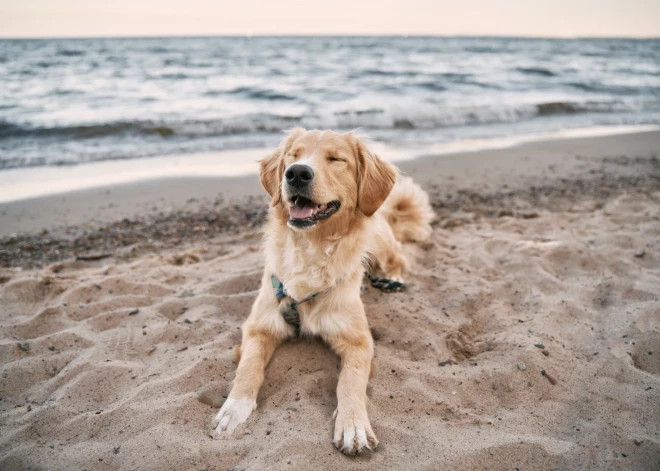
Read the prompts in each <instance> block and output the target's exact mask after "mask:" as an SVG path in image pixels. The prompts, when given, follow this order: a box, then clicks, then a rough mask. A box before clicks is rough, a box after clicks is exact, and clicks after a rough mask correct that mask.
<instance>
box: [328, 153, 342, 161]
mask: <svg viewBox="0 0 660 471" xmlns="http://www.w3.org/2000/svg"><path fill="white" fill-rule="evenodd" d="M328 162H346V161H345V160H344V159H340V158H339V157H335V156H333V155H331V156H330V157H328Z"/></svg>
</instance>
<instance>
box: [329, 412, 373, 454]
mask: <svg viewBox="0 0 660 471" xmlns="http://www.w3.org/2000/svg"><path fill="white" fill-rule="evenodd" d="M333 443H334V445H335V447H336V448H337V449H338V450H341V452H342V453H344V454H346V455H355V454H356V453H362V452H363V451H365V450H369V451H374V450H375V449H376V448H377V447H378V439H377V438H376V435H375V434H374V431H373V430H371V424H370V423H369V419H368V418H367V416H366V414H364V415H363V416H362V415H358V416H352V415H350V414H348V415H342V414H337V420H336V421H335V437H334V440H333Z"/></svg>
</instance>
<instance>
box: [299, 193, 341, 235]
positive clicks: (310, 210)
mask: <svg viewBox="0 0 660 471" xmlns="http://www.w3.org/2000/svg"><path fill="white" fill-rule="evenodd" d="M338 209H339V201H330V202H329V203H326V204H318V203H315V202H314V201H312V200H310V199H309V198H305V197H304V196H299V195H298V196H294V197H292V198H291V206H290V207H289V223H290V224H292V225H294V226H296V227H311V226H313V225H314V224H316V222H317V221H322V220H324V219H328V218H329V217H330V216H332V215H333V214H335V213H336V212H337V210H338Z"/></svg>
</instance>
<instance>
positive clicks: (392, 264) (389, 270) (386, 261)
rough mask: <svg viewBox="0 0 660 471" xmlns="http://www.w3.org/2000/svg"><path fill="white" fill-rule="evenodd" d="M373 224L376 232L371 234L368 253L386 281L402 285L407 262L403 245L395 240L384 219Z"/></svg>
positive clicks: (379, 219)
mask: <svg viewBox="0 0 660 471" xmlns="http://www.w3.org/2000/svg"><path fill="white" fill-rule="evenodd" d="M374 222H375V223H376V224H375V226H376V230H375V231H374V232H373V240H372V241H371V247H370V249H369V253H370V254H371V257H372V259H373V261H374V262H375V264H376V265H377V268H380V270H381V271H382V272H383V273H384V275H385V278H386V279H388V280H392V281H395V282H398V283H403V278H404V275H405V273H406V271H407V269H408V261H407V260H406V256H405V255H404V254H403V245H402V244H401V242H399V241H398V240H396V238H395V237H394V234H393V233H392V228H391V227H390V225H389V224H387V222H386V221H385V220H384V219H382V218H378V220H377V221H374ZM371 275H373V273H371ZM372 284H373V280H372Z"/></svg>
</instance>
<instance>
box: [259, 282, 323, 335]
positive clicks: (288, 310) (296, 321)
mask: <svg viewBox="0 0 660 471" xmlns="http://www.w3.org/2000/svg"><path fill="white" fill-rule="evenodd" d="M270 280H271V281H272V283H273V289H274V290H275V297H276V298H277V300H278V301H280V300H282V299H284V298H286V297H288V298H289V299H291V303H290V304H289V305H288V306H287V305H285V306H284V307H283V308H280V312H281V313H282V317H284V321H285V322H286V323H287V324H289V325H292V326H294V327H295V328H296V334H299V333H300V313H299V312H298V310H297V309H296V308H297V307H298V306H299V305H300V304H302V303H306V302H307V301H310V300H312V299H314V298H315V297H317V296H318V295H319V294H321V293H323V292H324V291H328V290H324V291H317V292H316V293H312V294H310V295H309V296H307V297H306V298H304V299H301V300H300V301H296V300H295V299H293V298H292V297H291V296H289V295H288V294H287V292H286V290H285V289H284V283H282V282H281V281H280V280H279V279H278V278H277V276H275V275H272V276H271V277H270Z"/></svg>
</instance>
